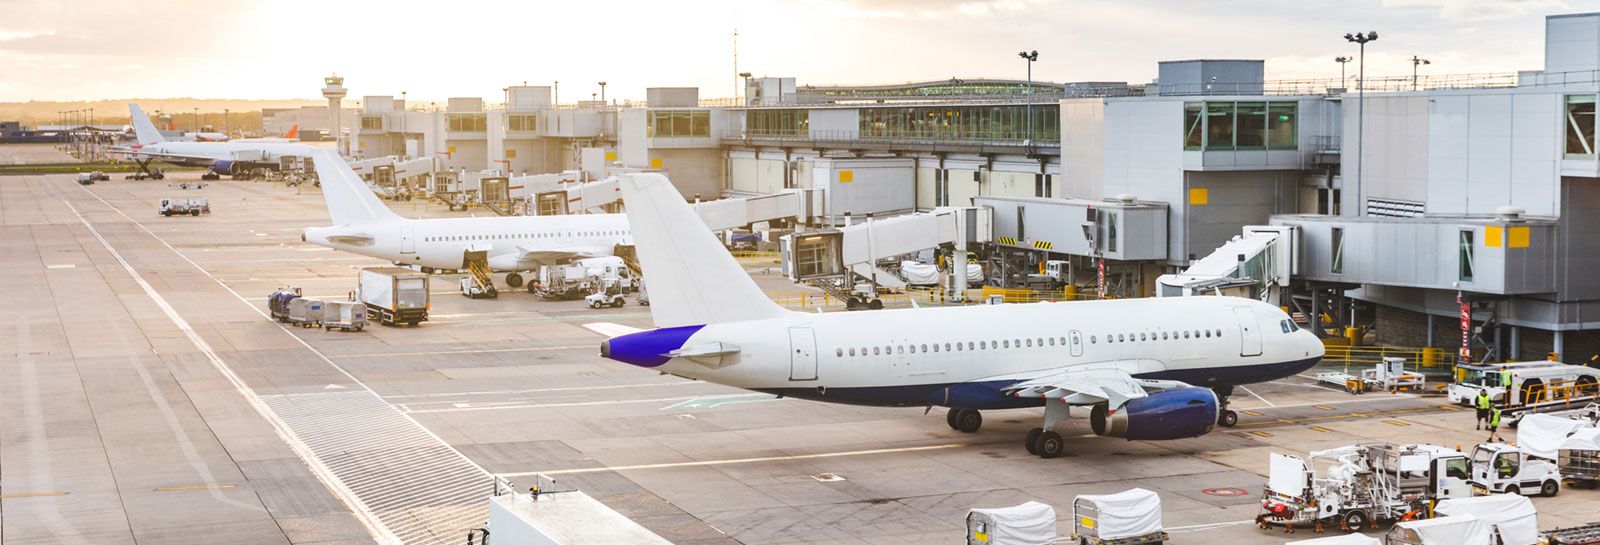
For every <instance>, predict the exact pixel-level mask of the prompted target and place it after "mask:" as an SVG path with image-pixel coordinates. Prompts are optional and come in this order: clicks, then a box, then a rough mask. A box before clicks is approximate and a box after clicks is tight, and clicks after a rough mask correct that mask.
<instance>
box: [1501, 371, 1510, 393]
mask: <svg viewBox="0 0 1600 545" xmlns="http://www.w3.org/2000/svg"><path fill="white" fill-rule="evenodd" d="M1500 385H1501V386H1505V387H1506V389H1507V390H1510V389H1511V371H1510V370H1509V369H1508V370H1505V371H1501V372H1500Z"/></svg>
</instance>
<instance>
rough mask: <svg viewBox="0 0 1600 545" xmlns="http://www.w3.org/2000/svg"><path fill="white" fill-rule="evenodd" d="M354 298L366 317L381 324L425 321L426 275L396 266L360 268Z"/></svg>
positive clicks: (426, 317)
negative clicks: (363, 308) (360, 303)
mask: <svg viewBox="0 0 1600 545" xmlns="http://www.w3.org/2000/svg"><path fill="white" fill-rule="evenodd" d="M356 295H357V298H358V299H359V300H360V301H361V302H362V303H365V304H366V305H367V319H368V320H371V321H375V322H378V323H380V324H384V325H395V324H402V323H403V324H407V325H417V324H418V323H420V322H426V321H428V307H429V302H428V275H426V274H423V273H420V272H417V271H413V270H411V269H404V268H400V267H370V268H366V269H361V275H360V283H359V285H358V289H357V290H356Z"/></svg>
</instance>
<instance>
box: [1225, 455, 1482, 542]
mask: <svg viewBox="0 0 1600 545" xmlns="http://www.w3.org/2000/svg"><path fill="white" fill-rule="evenodd" d="M1470 467H1471V466H1470V463H1469V462H1468V460H1467V456H1466V455H1465V454H1462V453H1460V452H1456V451H1455V450H1454V449H1449V448H1445V447H1440V446H1436V445H1389V444H1382V443H1374V444H1359V445H1351V446H1346V447H1339V448H1335V449H1329V450H1324V451H1319V452H1313V453H1311V454H1310V456H1307V457H1305V458H1301V457H1299V456H1286V455H1282V454H1277V453H1273V454H1272V463H1271V472H1270V474H1269V476H1268V481H1267V486H1266V489H1265V490H1264V491H1263V498H1262V500H1261V508H1262V510H1263V513H1262V514H1261V515H1260V516H1258V517H1257V518H1256V523H1257V524H1258V525H1259V526H1261V527H1263V528H1266V527H1268V526H1269V525H1272V524H1282V525H1293V526H1300V527H1315V528H1325V527H1328V528H1340V529H1346V528H1348V529H1350V530H1354V531H1361V530H1364V529H1368V528H1372V527H1373V525H1375V524H1377V523H1379V522H1384V521H1400V520H1409V519H1413V518H1419V517H1423V518H1425V517H1427V513H1428V511H1427V509H1428V506H1429V505H1431V503H1432V502H1434V501H1437V500H1442V499H1447V498H1465V497H1470V496H1471V495H1472V489H1471V485H1470V484H1469V481H1470V480H1471V475H1470Z"/></svg>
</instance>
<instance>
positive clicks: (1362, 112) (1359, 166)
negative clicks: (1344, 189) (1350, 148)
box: [1344, 30, 1378, 215]
mask: <svg viewBox="0 0 1600 545" xmlns="http://www.w3.org/2000/svg"><path fill="white" fill-rule="evenodd" d="M1344 39H1345V40H1346V41H1349V42H1352V43H1355V44H1356V45H1359V46H1360V47H1361V50H1360V54H1359V58H1358V59H1357V60H1356V74H1357V76H1356V199H1355V202H1356V214H1357V215H1360V214H1361V189H1362V188H1361V186H1362V185H1364V184H1366V183H1367V180H1366V178H1365V177H1363V176H1362V175H1361V173H1362V172H1365V171H1366V170H1367V162H1366V160H1365V159H1364V158H1363V157H1362V156H1361V151H1362V148H1363V147H1365V144H1366V143H1367V134H1366V128H1367V125H1366V123H1367V42H1371V41H1376V40H1377V39H1378V32H1377V31H1375V30H1368V31H1367V33H1366V34H1362V33H1360V32H1357V33H1354V34H1345V35H1344Z"/></svg>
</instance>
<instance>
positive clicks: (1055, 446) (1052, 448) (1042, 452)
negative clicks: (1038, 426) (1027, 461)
mask: <svg viewBox="0 0 1600 545" xmlns="http://www.w3.org/2000/svg"><path fill="white" fill-rule="evenodd" d="M1033 448H1034V450H1036V451H1037V452H1036V453H1035V454H1038V455H1039V457H1040V458H1055V457H1058V456H1061V453H1062V452H1065V451H1066V449H1067V444H1066V442H1065V441H1063V440H1062V439H1061V434H1059V433H1056V432H1053V431H1047V432H1043V433H1040V434H1039V438H1038V439H1037V440H1035V443H1034V445H1033Z"/></svg>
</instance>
